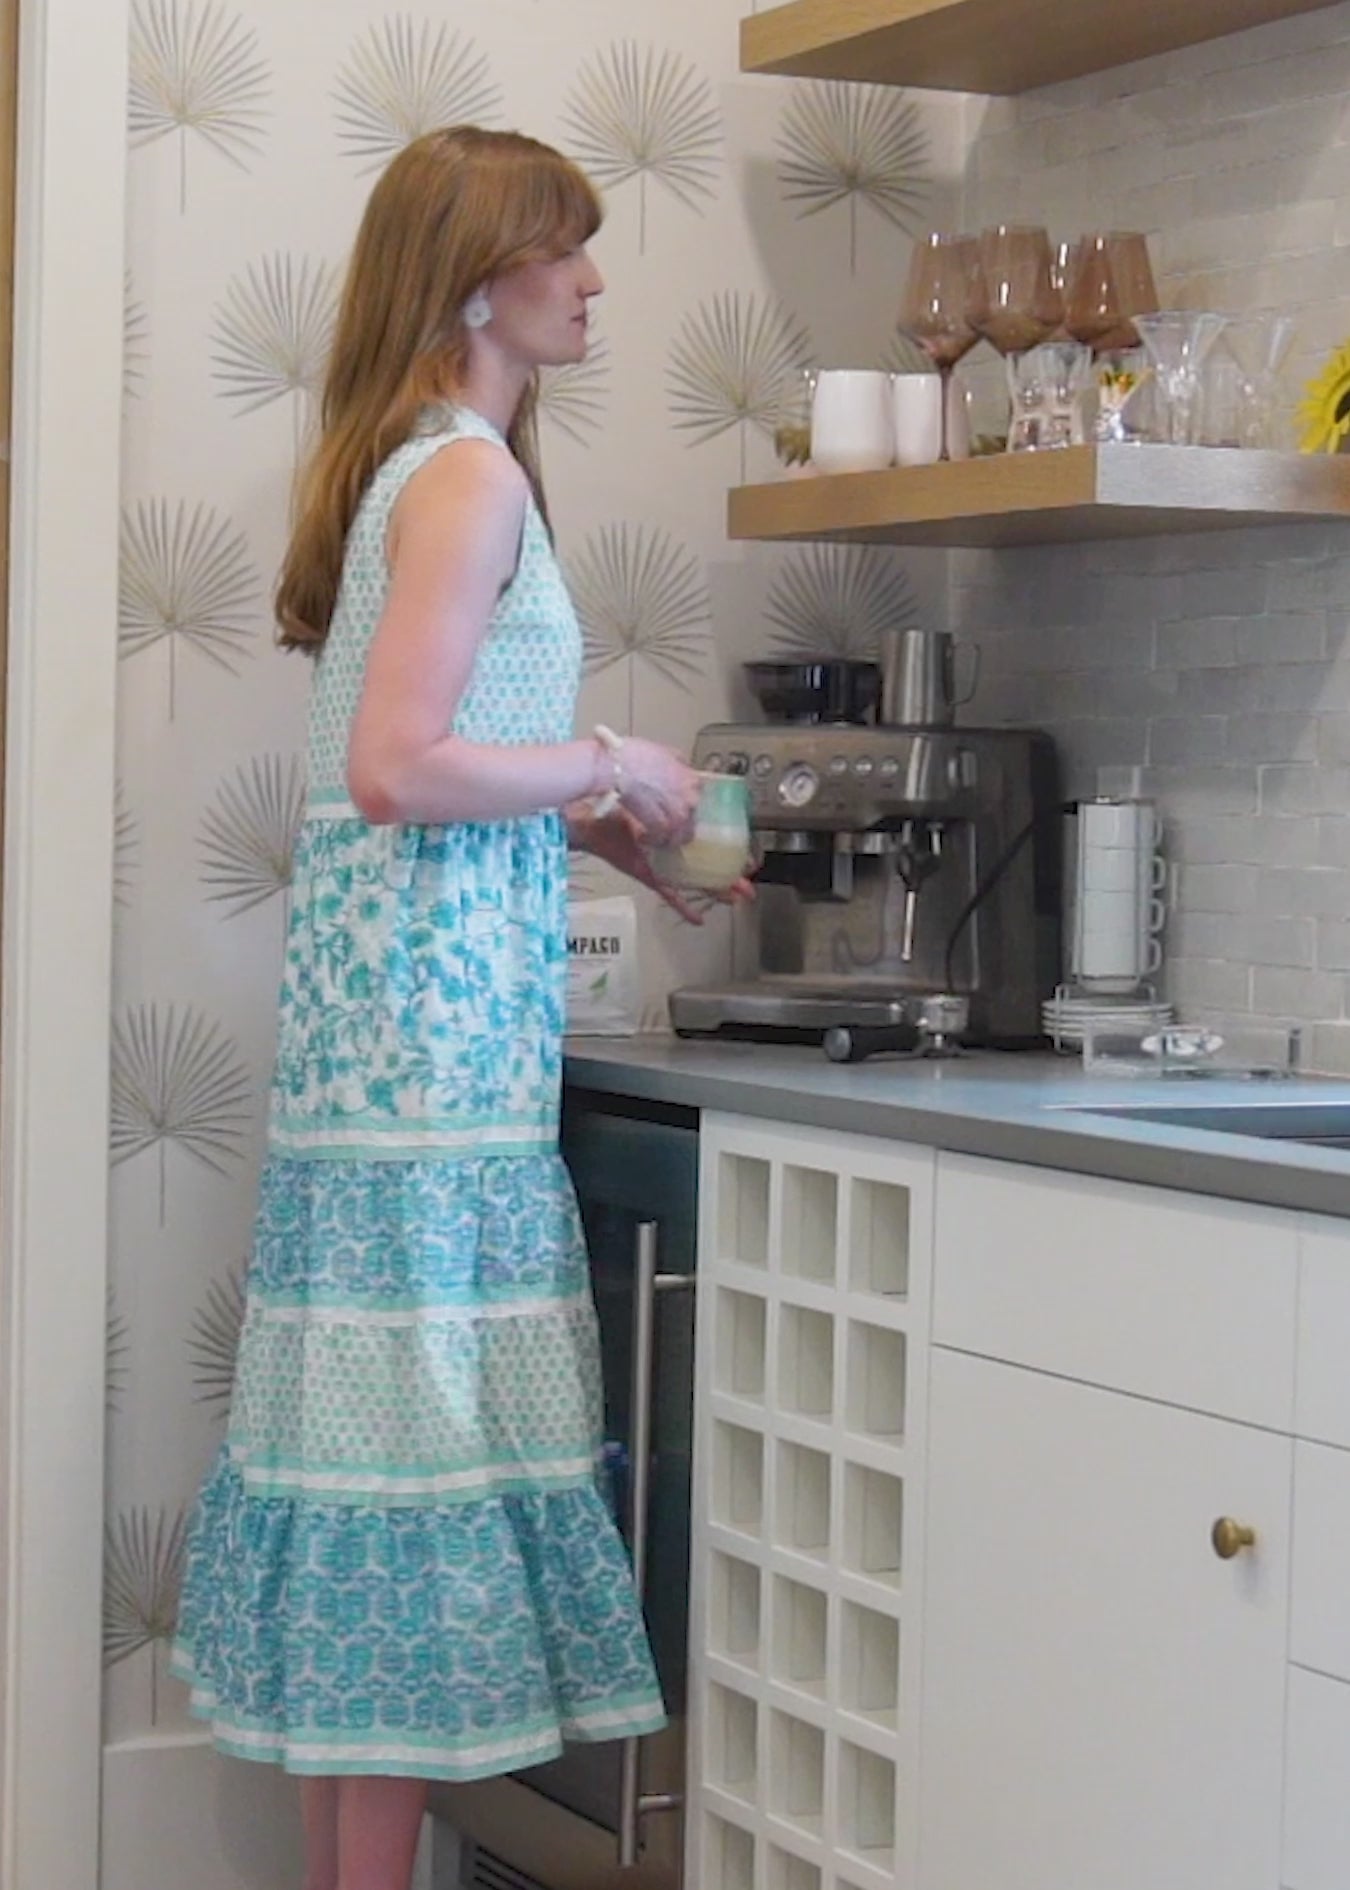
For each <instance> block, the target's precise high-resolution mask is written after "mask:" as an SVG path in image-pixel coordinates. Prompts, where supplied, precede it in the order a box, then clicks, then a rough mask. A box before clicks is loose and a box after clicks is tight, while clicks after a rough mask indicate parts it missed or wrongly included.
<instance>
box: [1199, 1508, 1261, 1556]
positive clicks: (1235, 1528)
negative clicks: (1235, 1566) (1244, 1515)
mask: <svg viewBox="0 0 1350 1890" xmlns="http://www.w3.org/2000/svg"><path fill="white" fill-rule="evenodd" d="M1209 1539H1210V1541H1211V1542H1212V1543H1213V1544H1214V1553H1215V1555H1217V1556H1218V1557H1219V1559H1220V1560H1221V1561H1224V1562H1231V1561H1232V1559H1233V1557H1234V1556H1235V1555H1236V1554H1237V1553H1238V1551H1239V1550H1241V1549H1250V1548H1251V1547H1252V1546H1253V1545H1254V1543H1255V1541H1256V1531H1255V1530H1254V1529H1249V1528H1248V1527H1247V1525H1246V1523H1240V1522H1234V1520H1233V1518H1232V1517H1231V1516H1220V1518H1219V1520H1218V1521H1217V1522H1216V1523H1215V1525H1214V1527H1213V1528H1212V1529H1211V1530H1210V1532H1209Z"/></svg>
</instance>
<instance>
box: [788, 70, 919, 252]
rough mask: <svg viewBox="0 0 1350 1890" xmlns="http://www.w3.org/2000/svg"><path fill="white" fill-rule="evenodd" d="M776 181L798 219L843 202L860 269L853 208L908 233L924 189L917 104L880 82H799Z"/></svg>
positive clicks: (851, 247) (790, 107)
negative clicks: (795, 207) (868, 211)
mask: <svg viewBox="0 0 1350 1890" xmlns="http://www.w3.org/2000/svg"><path fill="white" fill-rule="evenodd" d="M778 148H779V154H780V155H779V160H778V178H779V183H780V184H781V186H782V189H783V194H784V196H785V197H786V198H787V200H788V202H789V203H797V204H800V205H801V206H802V208H801V209H800V210H799V211H798V213H797V214H798V215H799V216H804V217H809V216H818V215H819V214H820V213H821V212H822V211H824V210H831V209H834V208H835V207H836V206H838V205H839V204H846V205H847V206H848V218H849V226H848V228H849V234H848V257H849V269H850V270H851V271H856V269H857V266H858V205H859V204H860V203H865V204H870V205H871V207H872V208H873V209H874V210H875V211H877V213H878V214H879V215H880V216H882V217H884V218H885V219H886V221H887V222H888V223H890V224H893V225H894V226H895V227H896V228H898V229H902V230H912V229H913V228H914V226H915V220H916V218H917V217H918V216H919V214H920V212H921V211H922V208H923V204H924V199H925V196H926V194H927V191H926V184H925V178H924V165H925V163H926V161H927V157H928V139H927V136H926V135H925V132H924V129H923V120H922V118H921V116H920V114H919V109H918V107H917V105H915V103H914V101H913V100H912V99H909V98H906V97H905V95H904V93H903V92H897V91H896V90H894V88H892V87H890V86H883V85H845V84H843V83H840V82H837V81H835V82H831V83H828V84H825V85H804V86H799V87H798V88H797V89H796V90H795V91H794V93H793V95H792V99H791V101H790V103H789V104H788V107H787V110H786V111H785V112H784V113H783V126H782V131H781V133H780V135H779V140H778Z"/></svg>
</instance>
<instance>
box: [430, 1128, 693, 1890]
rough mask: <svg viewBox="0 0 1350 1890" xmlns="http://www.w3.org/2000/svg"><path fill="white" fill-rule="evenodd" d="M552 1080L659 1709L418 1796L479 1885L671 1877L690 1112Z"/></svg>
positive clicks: (684, 1596)
mask: <svg viewBox="0 0 1350 1890" xmlns="http://www.w3.org/2000/svg"><path fill="white" fill-rule="evenodd" d="M618 1107H619V1105H617V1104H616V1102H615V1100H614V1099H613V1098H611V1097H606V1096H601V1095H596V1094H592V1093H589V1092H585V1091H577V1090H569V1091H568V1093H567V1097H566V1101H565V1106H564V1111H563V1153H564V1155H565V1157H566V1159H567V1163H568V1166H569V1168H570V1169H571V1172H572V1179H573V1182H574V1184H575V1186H576V1190H577V1197H578V1200H579V1201H580V1204H581V1213H582V1219H583V1221H584V1223H585V1226H586V1236H587V1242H588V1245H589V1248H590V1256H591V1273H592V1278H593V1280H594V1284H595V1300H596V1311H597V1313H598V1315H599V1321H600V1339H601V1358H602V1366H603V1372H604V1385H605V1440H606V1443H605V1455H606V1459H607V1461H608V1467H609V1474H610V1477H611V1479H612V1483H613V1492H614V1500H615V1507H616V1510H617V1512H618V1514H619V1516H620V1519H621V1523H622V1526H623V1529H624V1534H625V1538H626V1539H627V1541H628V1545H629V1553H630V1554H631V1556H632V1559H633V1569H634V1576H635V1578H636V1580H637V1581H638V1584H639V1588H640V1589H641V1590H642V1592H643V1595H644V1601H645V1606H646V1613H647V1626H648V1631H649V1633H650V1636H651V1642H652V1650H653V1653H654V1655H655V1659H656V1666H657V1671H658V1673H659V1675H660V1679H661V1688H662V1692H663V1694H664V1696H665V1702H666V1710H667V1713H668V1715H669V1719H670V1724H669V1726H668V1727H667V1728H666V1729H665V1731H664V1732H661V1733H658V1734H656V1735H655V1736H654V1737H652V1738H649V1739H642V1740H631V1741H611V1742H609V1743H606V1744H601V1745H574V1746H569V1747H568V1748H567V1750H566V1751H565V1753H564V1755H563V1757H562V1758H561V1759H558V1760H555V1761H554V1762H553V1763H552V1764H550V1765H542V1766H535V1767H533V1768H531V1769H530V1770H528V1771H524V1772H519V1773H516V1774H513V1775H512V1776H510V1777H507V1778H497V1779H489V1780H485V1781H483V1782H482V1783H480V1784H474V1785H435V1786H433V1787H432V1793H431V1809H432V1812H433V1813H434V1815H435V1816H437V1817H438V1818H443V1819H444V1820H445V1821H446V1822H447V1823H448V1824H449V1825H451V1826H452V1827H453V1828H454V1829H455V1830H456V1831H458V1832H459V1833H460V1834H461V1836H462V1838H464V1839H466V1840H467V1842H466V1844H465V1846H464V1851H465V1860H464V1867H463V1874H462V1881H463V1882H464V1883H465V1884H466V1885H472V1886H475V1887H476V1890H477V1887H478V1886H481V1887H482V1890H487V1887H488V1886H491V1887H492V1890H536V1887H539V1890H679V1884H680V1874H681V1838H682V1822H683V1821H682V1807H683V1794H684V1748H685V1724H684V1719H685V1663H686V1652H687V1640H688V1609H689V1472H690V1450H691V1440H692V1429H693V1360H694V1352H693V1345H694V1338H693V1333H694V1328H693V1313H694V1308H693V1297H694V1260H695V1224H696V1215H697V1194H698V1117H697V1113H696V1112H695V1111H693V1110H686V1109H677V1108H671V1107H666V1106H663V1105H660V1104H648V1105H643V1104H640V1103H637V1102H634V1101H633V1100H632V1099H631V1098H625V1099H623V1102H622V1109H623V1113H622V1114H619V1113H618Z"/></svg>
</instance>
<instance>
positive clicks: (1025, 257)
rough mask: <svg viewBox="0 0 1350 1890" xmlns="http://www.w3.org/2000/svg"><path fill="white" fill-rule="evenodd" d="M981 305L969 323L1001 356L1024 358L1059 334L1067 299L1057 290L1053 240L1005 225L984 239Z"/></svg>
mask: <svg viewBox="0 0 1350 1890" xmlns="http://www.w3.org/2000/svg"><path fill="white" fill-rule="evenodd" d="M980 270H981V274H982V275H983V277H984V291H985V293H984V299H983V305H982V306H980V307H976V308H974V309H972V312H971V324H972V326H973V327H974V328H975V329H976V330H977V331H978V332H979V333H980V334H981V335H983V336H984V338H985V340H986V341H988V342H989V343H990V344H991V346H993V347H994V348H996V349H997V350H998V352H999V353H1000V354H1002V355H1010V354H1021V353H1023V352H1024V351H1025V350H1026V349H1027V348H1034V347H1035V346H1036V345H1037V343H1038V342H1042V341H1045V340H1046V339H1047V338H1048V337H1049V336H1050V335H1052V334H1053V333H1054V332H1055V329H1056V328H1057V327H1058V326H1059V324H1060V322H1061V321H1063V319H1064V297H1063V294H1062V292H1061V291H1060V290H1059V289H1057V288H1056V287H1055V279H1054V273H1055V259H1054V252H1053V251H1052V250H1051V248H1050V238H1049V237H1048V236H1047V234H1046V232H1045V231H1044V230H1043V229H1041V228H1039V227H1036V228H1031V227H1027V226H1017V225H1013V224H1007V223H1002V224H1000V225H999V226H998V228H997V229H992V230H985V231H983V232H982V233H981V236H980Z"/></svg>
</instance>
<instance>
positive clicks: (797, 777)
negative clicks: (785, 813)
mask: <svg viewBox="0 0 1350 1890" xmlns="http://www.w3.org/2000/svg"><path fill="white" fill-rule="evenodd" d="M819 786H820V776H819V775H818V774H817V773H816V771H815V769H814V768H811V767H808V766H807V764H806V762H804V761H797V762H794V763H793V765H792V766H791V767H790V768H789V769H788V770H787V771H786V773H785V774H784V776H783V778H782V780H781V781H780V782H779V783H778V798H779V800H780V801H781V802H782V803H783V805H784V807H809V806H810V805H811V803H812V801H813V800H814V799H815V798H816V789H817V788H818V787H819Z"/></svg>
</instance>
